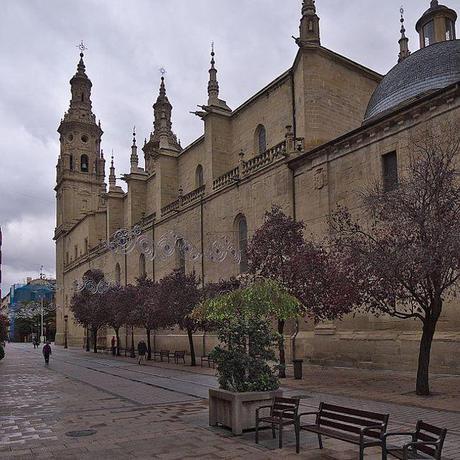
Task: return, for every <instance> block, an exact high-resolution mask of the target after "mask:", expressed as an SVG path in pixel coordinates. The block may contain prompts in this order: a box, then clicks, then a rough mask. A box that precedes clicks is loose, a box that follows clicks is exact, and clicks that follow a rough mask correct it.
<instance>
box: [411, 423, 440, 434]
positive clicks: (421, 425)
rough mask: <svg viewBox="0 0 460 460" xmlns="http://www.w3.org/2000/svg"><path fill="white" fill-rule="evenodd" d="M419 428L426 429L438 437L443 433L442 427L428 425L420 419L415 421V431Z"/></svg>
mask: <svg viewBox="0 0 460 460" xmlns="http://www.w3.org/2000/svg"><path fill="white" fill-rule="evenodd" d="M419 430H422V431H428V432H429V433H434V434H436V435H437V436H439V437H441V436H443V435H444V428H439V427H437V426H434V425H430V424H429V423H425V422H422V421H420V422H418V423H417V431H419Z"/></svg>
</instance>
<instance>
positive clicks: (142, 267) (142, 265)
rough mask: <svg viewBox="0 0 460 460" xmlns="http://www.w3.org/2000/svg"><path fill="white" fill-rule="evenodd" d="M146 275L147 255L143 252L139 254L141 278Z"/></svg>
mask: <svg viewBox="0 0 460 460" xmlns="http://www.w3.org/2000/svg"><path fill="white" fill-rule="evenodd" d="M145 275H146V271H145V256H144V254H141V255H140V256H139V278H142V277H144V276H145Z"/></svg>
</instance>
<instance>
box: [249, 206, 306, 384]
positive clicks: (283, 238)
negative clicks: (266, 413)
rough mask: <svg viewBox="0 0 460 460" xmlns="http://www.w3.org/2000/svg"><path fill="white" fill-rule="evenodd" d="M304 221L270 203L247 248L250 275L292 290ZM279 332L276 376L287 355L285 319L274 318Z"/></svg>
mask: <svg viewBox="0 0 460 460" xmlns="http://www.w3.org/2000/svg"><path fill="white" fill-rule="evenodd" d="M303 230H304V224H303V223H302V222H296V221H295V220H294V219H292V217H288V216H286V214H284V213H283V212H282V210H281V209H280V208H279V207H277V206H273V207H272V209H271V211H268V212H267V213H266V214H265V222H264V224H263V225H262V226H261V227H260V228H259V229H258V230H256V232H255V234H254V236H253V238H252V240H251V242H250V244H249V247H248V261H249V269H250V272H251V273H253V274H259V275H261V276H263V277H264V278H267V279H273V280H275V281H277V282H278V283H281V284H282V285H283V286H284V287H285V288H286V289H288V290H291V291H292V287H293V286H292V284H291V281H292V278H293V273H292V271H293V269H294V268H295V265H294V264H293V259H294V258H295V257H296V255H297V253H298V251H299V250H301V248H302V247H303V245H304V238H303V234H302V232H303ZM276 319H277V321H278V333H279V334H280V336H281V339H280V344H279V358H280V367H279V376H280V378H285V377H286V354H285V350H284V327H285V324H286V319H285V318H281V317H280V318H276Z"/></svg>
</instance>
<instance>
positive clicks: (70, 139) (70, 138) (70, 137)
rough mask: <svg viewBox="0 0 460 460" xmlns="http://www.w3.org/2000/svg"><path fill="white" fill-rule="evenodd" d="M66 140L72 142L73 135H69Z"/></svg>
mask: <svg viewBox="0 0 460 460" xmlns="http://www.w3.org/2000/svg"><path fill="white" fill-rule="evenodd" d="M67 139H68V140H69V142H72V141H73V134H69V135H68V136H67Z"/></svg>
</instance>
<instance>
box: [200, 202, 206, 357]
mask: <svg viewBox="0 0 460 460" xmlns="http://www.w3.org/2000/svg"><path fill="white" fill-rule="evenodd" d="M203 209H204V206H203V197H201V200H200V238H201V286H202V288H203V289H204V216H203ZM202 346H203V350H202V356H206V330H204V331H203V345H202Z"/></svg>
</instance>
